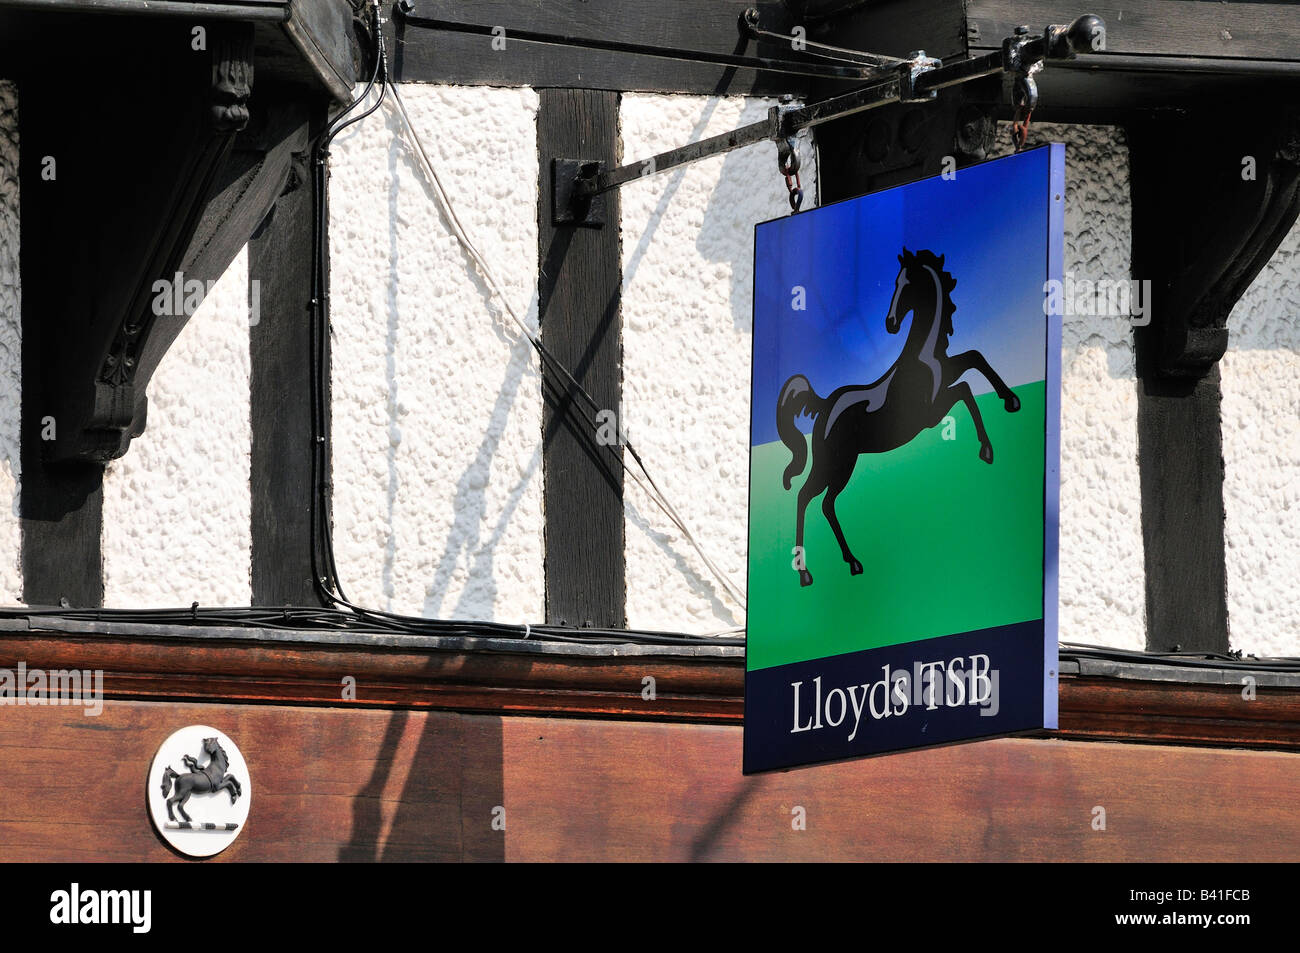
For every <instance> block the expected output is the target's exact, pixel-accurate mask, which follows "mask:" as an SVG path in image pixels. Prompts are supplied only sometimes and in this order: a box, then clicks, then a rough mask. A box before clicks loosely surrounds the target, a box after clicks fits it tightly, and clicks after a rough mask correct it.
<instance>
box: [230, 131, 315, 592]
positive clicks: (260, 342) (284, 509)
mask: <svg viewBox="0 0 1300 953" xmlns="http://www.w3.org/2000/svg"><path fill="white" fill-rule="evenodd" d="M323 121H324V116H323V113H313V114H311V116H310V118H309V115H308V110H306V109H304V110H302V114H301V116H300V126H299V133H300V135H297V136H295V137H293V138H294V139H295V141H296V142H297V143H298V144H299V148H301V149H302V150H303V152H302V153H301V154H299V155H298V156H297V157H296V160H295V163H294V172H293V173H292V176H291V180H290V183H289V185H288V186H287V189H288V191H286V192H285V193H284V194H283V195H281V196H280V198H279V199H278V200H277V202H276V204H275V207H274V208H273V209H272V211H271V214H270V215H269V216H268V217H267V219H266V221H265V222H263V224H262V226H261V227H260V228H259V229H258V231H257V232H256V233H255V234H254V236H253V238H252V240H251V241H250V242H249V243H248V279H249V286H250V287H249V293H250V295H254V294H255V295H256V296H257V297H256V300H257V301H258V303H259V309H260V311H259V316H258V320H257V321H256V322H255V323H254V324H253V326H252V329H251V331H250V341H249V346H250V349H251V360H252V372H251V374H250V378H249V389H250V394H249V412H250V416H251V418H252V448H251V461H250V467H249V481H250V484H251V487H250V489H251V493H252V505H251V515H252V557H251V562H252V577H253V578H252V586H253V604H254V605H259V606H262V605H276V606H280V605H318V604H319V603H320V599H319V597H318V596H317V594H316V590H315V587H314V584H313V581H312V534H311V506H312V499H313V493H314V487H313V486H312V474H311V459H312V401H311V393H312V391H311V380H312V362H313V360H314V355H313V353H312V349H311V327H310V319H311V309H310V305H311V296H312V262H313V253H312V241H313V234H314V232H313V216H314V215H315V212H316V208H315V201H314V198H313V194H312V192H313V190H312V184H311V168H310V162H311V157H310V156H309V155H308V154H307V153H306V148H307V146H306V143H307V140H308V129H309V128H310V129H311V131H315V129H316V128H319V126H320V124H322V123H323ZM321 370H322V373H323V374H324V375H325V381H326V382H327V383H326V386H327V389H328V381H329V356H328V339H327V340H326V359H325V365H324V367H323V368H322V369H321ZM325 412H326V426H328V420H329V416H328V414H329V403H328V401H326V408H325Z"/></svg>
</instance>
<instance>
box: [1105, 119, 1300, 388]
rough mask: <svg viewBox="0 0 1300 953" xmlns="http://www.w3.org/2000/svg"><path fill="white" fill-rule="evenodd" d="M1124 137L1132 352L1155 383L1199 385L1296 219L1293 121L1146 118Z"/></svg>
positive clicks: (1298, 158)
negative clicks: (1134, 322)
mask: <svg viewBox="0 0 1300 953" xmlns="http://www.w3.org/2000/svg"><path fill="white" fill-rule="evenodd" d="M1128 133H1129V156H1130V162H1131V163H1132V183H1133V190H1132V191H1133V276H1134V277H1135V278H1138V279H1141V280H1150V281H1151V289H1152V291H1151V301H1150V312H1149V314H1150V319H1151V320H1150V324H1149V325H1148V326H1145V327H1142V328H1140V329H1139V330H1138V333H1137V342H1138V348H1139V351H1140V352H1141V353H1142V355H1143V356H1144V357H1145V359H1146V361H1145V363H1147V364H1148V366H1149V367H1150V369H1151V370H1152V371H1154V372H1155V373H1157V374H1160V375H1163V376H1166V377H1172V378H1199V377H1202V376H1204V375H1205V374H1206V373H1207V372H1208V371H1209V370H1210V368H1212V367H1213V366H1214V365H1215V364H1216V363H1217V362H1218V360H1219V358H1221V357H1222V356H1223V354H1224V351H1225V350H1226V349H1227V347H1228V328H1227V322H1228V315H1229V313H1230V312H1231V311H1232V308H1233V306H1234V305H1235V304H1236V303H1237V301H1238V300H1239V299H1240V298H1241V296H1242V294H1243V293H1244V292H1245V291H1246V289H1247V288H1248V287H1250V284H1251V282H1252V281H1254V280H1255V276H1256V275H1258V274H1259V272H1260V269H1262V268H1263V267H1264V265H1265V264H1267V263H1268V260H1269V259H1270V258H1271V257H1272V255H1273V253H1274V252H1275V251H1276V250H1277V247H1278V245H1279V244H1280V243H1281V242H1282V239H1283V238H1285V237H1286V234H1287V232H1289V231H1290V229H1291V227H1292V225H1294V224H1295V221H1296V217H1297V214H1298V213H1300V110H1298V109H1297V108H1295V107H1291V108H1290V109H1286V108H1283V109H1278V108H1276V107H1270V108H1267V109H1265V108H1260V107H1254V108H1249V109H1246V110H1243V109H1242V108H1241V106H1240V104H1239V103H1233V104H1230V105H1227V106H1223V107H1210V108H1206V109H1203V110H1198V111H1195V112H1187V113H1181V114H1177V115H1161V114H1156V115H1155V116H1153V117H1152V118H1149V119H1144V120H1142V121H1140V122H1136V123H1133V124H1131V125H1130V126H1129V128H1128Z"/></svg>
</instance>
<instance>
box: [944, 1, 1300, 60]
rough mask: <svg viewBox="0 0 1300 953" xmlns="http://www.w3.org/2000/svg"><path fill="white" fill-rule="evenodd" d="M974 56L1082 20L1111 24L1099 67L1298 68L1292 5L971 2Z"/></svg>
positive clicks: (1299, 37)
mask: <svg viewBox="0 0 1300 953" xmlns="http://www.w3.org/2000/svg"><path fill="white" fill-rule="evenodd" d="M966 9H967V16H968V18H969V26H968V33H967V35H968V37H969V39H970V45H971V48H972V50H985V49H997V48H999V47H1000V46H1001V43H1002V38H1003V37H1004V36H1007V35H1009V34H1010V32H1011V31H1012V30H1014V29H1015V28H1016V27H1017V26H1019V25H1022V24H1029V25H1030V26H1031V27H1032V28H1034V29H1040V28H1041V25H1042V24H1045V23H1068V22H1069V21H1071V20H1073V19H1074V18H1075V17H1077V16H1079V15H1080V14H1082V13H1093V14H1096V15H1097V16H1099V17H1101V18H1102V19H1103V20H1105V21H1106V49H1105V50H1104V51H1102V52H1099V53H1098V54H1097V58H1098V59H1099V60H1100V61H1101V62H1102V65H1103V68H1104V63H1105V59H1106V57H1108V56H1115V55H1121V56H1122V55H1125V54H1129V55H1136V56H1142V57H1144V58H1153V59H1154V58H1157V57H1165V56H1172V57H1186V58H1196V57H1210V58H1215V59H1237V60H1243V59H1256V60H1284V61H1285V60H1289V61H1294V62H1300V16H1297V12H1296V7H1295V4H1294V3H1281V2H1271V3H1269V2H1257V0H1251V2H1247V3H1241V2H1227V3H1221V2H1202V0H968V3H967V6H966Z"/></svg>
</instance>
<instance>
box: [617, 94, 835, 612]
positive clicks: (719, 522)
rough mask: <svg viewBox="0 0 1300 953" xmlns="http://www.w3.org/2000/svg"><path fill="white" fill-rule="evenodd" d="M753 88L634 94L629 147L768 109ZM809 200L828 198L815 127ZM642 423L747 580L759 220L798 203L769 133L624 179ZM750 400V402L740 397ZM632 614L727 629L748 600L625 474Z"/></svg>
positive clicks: (691, 506) (626, 292) (689, 510)
mask: <svg viewBox="0 0 1300 953" xmlns="http://www.w3.org/2000/svg"><path fill="white" fill-rule="evenodd" d="M772 104H773V101H771V100H765V99H743V98H739V97H729V98H715V97H700V96H665V95H633V94H627V95H625V96H624V97H623V101H622V108H621V117H620V121H621V124H622V129H621V133H622V139H623V155H624V157H625V159H626V160H627V161H632V160H634V159H637V158H641V157H645V156H649V155H654V154H656V153H658V152H662V151H664V150H666V149H670V148H673V147H675V146H679V145H681V144H682V143H684V142H690V141H693V140H696V139H700V138H703V137H705V136H711V135H714V134H716V133H721V132H726V131H728V130H730V129H734V128H736V127H737V126H741V125H745V124H746V123H751V122H756V121H758V120H760V119H762V118H763V117H764V116H766V115H767V110H768V108H769V107H770V106H771V105H772ZM800 153H801V160H802V166H803V171H802V173H801V175H802V181H803V187H804V191H805V193H806V198H805V201H804V207H805V208H809V207H811V206H813V205H814V204H815V201H814V199H815V197H816V171H815V162H814V159H813V154H812V153H813V150H812V147H811V143H810V142H809V141H808V140H807V139H806V138H805V139H803V140H801V149H800ZM622 209H623V212H622V223H621V224H622V236H623V414H624V420H625V423H626V426H627V431H628V437H629V439H630V440H631V442H632V444H633V445H634V446H635V447H636V448H637V451H638V452H639V453H640V454H641V457H642V459H643V460H645V461H646V465H647V467H650V468H651V475H652V476H653V477H654V479H655V482H656V483H658V485H659V487H660V489H661V490H662V491H663V492H664V494H665V495H666V496H667V497H668V499H669V500H670V501H671V502H672V504H673V506H674V507H676V509H677V510H678V512H679V513H680V514H681V516H682V517H683V519H684V520H685V522H686V525H687V526H688V527H689V528H690V529H691V531H692V532H693V533H694V534H695V535H696V538H697V539H698V540H699V541H700V544H701V546H702V547H703V548H704V550H705V552H707V553H708V554H709V557H710V558H711V559H712V560H713V561H714V562H715V563H716V564H717V565H718V566H719V567H720V569H721V570H722V571H723V572H724V573H726V574H727V575H728V576H729V577H730V579H731V581H732V583H733V584H734V586H735V587H736V589H738V590H739V591H740V592H741V593H743V592H744V591H745V560H746V548H747V535H746V523H747V519H748V517H747V505H748V503H747V496H748V492H749V483H748V481H749V463H748V460H749V411H748V400H744V399H742V400H741V401H740V402H739V403H737V395H742V397H743V395H746V394H748V393H749V383H750V381H749V363H750V330H751V327H752V322H753V312H752V302H753V272H754V260H753V259H754V225H755V223H757V222H762V221H766V220H768V219H771V218H777V217H779V216H781V215H786V214H788V213H789V211H790V207H789V204H788V202H787V198H786V188H785V182H784V180H783V179H782V178H781V176H780V174H779V173H778V172H777V168H776V150H775V147H773V146H772V145H771V144H763V145H756V146H752V147H749V148H746V149H740V150H737V151H734V152H730V153H727V154H725V155H722V156H714V157H712V158H709V159H705V160H703V161H701V162H696V163H693V164H691V165H688V166H685V167H684V168H682V169H678V170H676V171H670V172H665V173H661V174H659V175H655V176H651V177H649V178H646V179H644V180H641V181H637V182H632V183H629V184H628V185H626V186H624V187H623V190H622ZM738 407H739V408H740V410H739V411H737V409H736V408H738ZM625 499H626V502H627V523H626V544H625V556H626V561H627V620H628V625H629V626H631V627H634V628H647V629H667V630H672V631H685V632H714V631H719V630H722V629H726V628H730V627H733V626H738V625H743V624H744V621H745V613H744V610H743V608H741V607H740V606H739V605H737V604H736V603H735V602H734V601H732V600H731V598H730V597H729V596H728V595H727V593H726V589H725V588H724V587H722V586H721V585H720V584H719V583H718V582H717V581H716V580H715V578H714V576H713V575H712V574H711V573H710V572H709V571H708V570H707V568H706V567H705V566H704V563H703V561H702V560H701V559H700V557H699V556H698V555H697V554H696V552H695V551H694V549H693V548H692V547H691V545H690V543H689V542H688V541H687V540H686V539H685V538H684V537H683V536H682V534H681V533H680V532H679V531H678V530H677V529H675V528H674V527H673V526H672V525H671V524H670V523H669V522H668V520H667V518H666V517H665V516H664V514H663V513H662V512H661V511H660V510H659V509H658V508H657V507H656V506H655V505H654V503H652V502H651V501H650V499H649V497H648V496H647V495H646V494H645V493H643V492H642V491H641V490H640V488H639V487H637V486H635V485H633V484H632V482H631V481H628V482H627V483H626V490H625Z"/></svg>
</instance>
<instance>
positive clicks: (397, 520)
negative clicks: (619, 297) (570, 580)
mask: <svg viewBox="0 0 1300 953" xmlns="http://www.w3.org/2000/svg"><path fill="white" fill-rule="evenodd" d="M400 89H401V94H402V97H403V100H404V101H405V103H406V106H407V109H408V111H409V112H410V113H411V117H412V119H413V120H414V122H415V124H416V127H417V129H418V130H419V133H420V136H421V138H422V139H423V141H424V144H425V147H426V149H427V150H428V151H429V153H430V156H431V158H432V159H433V161H434V163H435V164H436V165H437V166H438V170H439V174H440V175H441V176H442V179H443V182H444V184H445V185H446V187H447V189H448V190H449V192H450V193H451V195H452V199H453V202H454V203H455V204H456V208H457V211H458V213H459V215H460V218H461V220H462V222H463V223H464V225H465V227H466V229H467V230H468V231H469V233H470V235H471V237H472V239H473V240H474V242H475V244H476V245H477V246H478V248H479V250H480V251H481V252H482V253H483V254H484V256H485V257H486V258H487V260H488V261H489V263H490V265H491V267H492V269H493V272H494V273H495V274H496V277H497V279H498V281H500V282H501V283H502V285H503V286H504V288H505V291H506V293H507V294H508V295H509V296H510V297H511V299H512V302H511V303H512V305H513V307H514V308H515V309H516V311H518V312H519V313H520V315H521V316H525V319H526V320H527V322H528V323H529V324H530V326H531V327H532V328H533V329H534V330H535V329H536V322H537V317H536V314H537V307H536V285H537V224H536V220H537V169H538V165H537V162H538V159H537V132H536V129H537V124H536V121H537V96H536V94H535V93H534V92H533V91H532V90H530V89H487V88H460V87H439V86H419V85H413V84H406V85H403V86H402V87H400ZM332 151H333V160H332V168H333V174H332V177H331V180H330V270H331V294H332V308H333V315H332V321H333V357H332V361H333V374H332V386H333V404H332V406H333V438H334V476H333V479H334V523H335V528H334V540H335V552H336V554H337V560H338V568H339V574H340V576H341V577H342V581H343V585H344V588H345V590H346V592H347V595H348V596H349V597H350V598H351V599H352V600H353V601H358V602H361V603H363V604H365V605H369V606H374V607H377V608H382V609H389V610H393V611H399V612H404V613H414V614H422V615H425V616H430V617H439V618H462V619H491V620H495V621H502V622H537V621H539V620H541V618H542V614H543V611H544V602H543V597H544V582H543V575H542V573H543V562H542V535H543V524H542V493H541V489H542V466H541V446H542V442H541V433H542V402H541V384H540V377H539V374H538V372H537V365H536V359H535V357H534V352H533V350H532V347H531V345H529V344H528V342H527V340H526V339H525V338H524V337H523V336H522V335H521V334H520V332H519V331H518V330H517V328H516V327H515V326H514V325H513V324H512V323H510V320H509V318H508V317H507V316H506V315H504V314H503V313H501V312H499V311H498V309H497V307H496V306H495V304H493V303H490V302H489V299H488V296H487V292H486V287H485V285H484V282H483V281H482V279H481V278H480V277H479V276H478V274H477V273H476V272H475V270H474V267H473V265H472V264H471V262H470V260H469V259H468V258H467V257H466V255H465V254H464V252H463V251H462V250H461V249H460V247H459V246H458V245H457V243H456V241H455V239H454V238H453V237H452V235H451V232H450V230H449V229H448V227H447V224H446V223H445V222H444V221H443V219H442V217H441V215H440V213H439V211H438V209H437V206H436V205H435V203H434V198H433V193H432V191H431V189H430V188H429V187H428V186H426V184H425V182H424V179H423V177H422V175H421V173H420V170H419V166H418V165H417V162H416V160H415V158H414V155H413V153H412V152H411V151H410V150H409V149H408V147H407V145H406V144H405V142H404V140H403V139H402V138H401V137H400V136H399V126H398V124H397V121H396V119H395V116H394V114H393V113H391V112H390V111H389V110H388V109H387V108H385V109H383V110H381V111H380V112H376V113H375V114H374V115H372V116H371V117H369V118H368V119H366V120H364V121H363V122H361V123H358V124H357V125H355V126H353V127H352V128H351V129H349V130H348V131H347V132H345V133H344V134H343V135H342V136H340V137H339V138H338V139H336V140H335V142H334V145H333V147H332Z"/></svg>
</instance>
